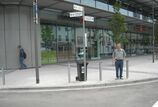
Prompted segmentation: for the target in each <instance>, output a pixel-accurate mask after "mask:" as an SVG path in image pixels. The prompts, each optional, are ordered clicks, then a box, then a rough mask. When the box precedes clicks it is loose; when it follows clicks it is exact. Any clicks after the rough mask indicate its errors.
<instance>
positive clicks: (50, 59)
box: [41, 50, 57, 65]
mask: <svg viewBox="0 0 158 107" xmlns="http://www.w3.org/2000/svg"><path fill="white" fill-rule="evenodd" d="M41 57H42V64H43V65H45V64H54V63H56V62H57V61H56V51H53V50H43V51H42V52H41Z"/></svg>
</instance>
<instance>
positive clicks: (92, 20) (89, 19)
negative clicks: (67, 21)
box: [84, 16, 94, 22]
mask: <svg viewBox="0 0 158 107" xmlns="http://www.w3.org/2000/svg"><path fill="white" fill-rule="evenodd" d="M84 20H85V21H89V22H94V17H92V16H85V18H84Z"/></svg>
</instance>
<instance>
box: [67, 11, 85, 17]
mask: <svg viewBox="0 0 158 107" xmlns="http://www.w3.org/2000/svg"><path fill="white" fill-rule="evenodd" d="M81 16H83V13H82V12H70V17H81Z"/></svg>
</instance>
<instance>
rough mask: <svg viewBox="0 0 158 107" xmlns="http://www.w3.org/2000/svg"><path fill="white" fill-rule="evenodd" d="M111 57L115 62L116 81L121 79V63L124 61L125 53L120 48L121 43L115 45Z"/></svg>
mask: <svg viewBox="0 0 158 107" xmlns="http://www.w3.org/2000/svg"><path fill="white" fill-rule="evenodd" d="M112 57H113V61H114V62H115V69H116V80H118V79H123V76H122V75H123V62H124V60H125V59H126V52H125V50H124V49H122V48H121V43H117V44H116V49H115V50H114V52H113V55H112Z"/></svg>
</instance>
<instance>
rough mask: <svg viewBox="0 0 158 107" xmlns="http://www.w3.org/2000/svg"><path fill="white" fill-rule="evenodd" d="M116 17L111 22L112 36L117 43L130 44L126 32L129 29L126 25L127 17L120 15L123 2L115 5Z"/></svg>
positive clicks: (117, 2)
mask: <svg viewBox="0 0 158 107" xmlns="http://www.w3.org/2000/svg"><path fill="white" fill-rule="evenodd" d="M113 8H114V15H113V17H112V19H111V20H110V28H111V30H112V35H110V36H112V37H113V40H114V42H115V43H122V44H125V43H128V40H127V38H126V35H125V32H126V31H127V27H126V25H125V17H124V16H123V15H122V14H121V13H120V8H121V2H119V1H116V3H115V4H114V5H113Z"/></svg>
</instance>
